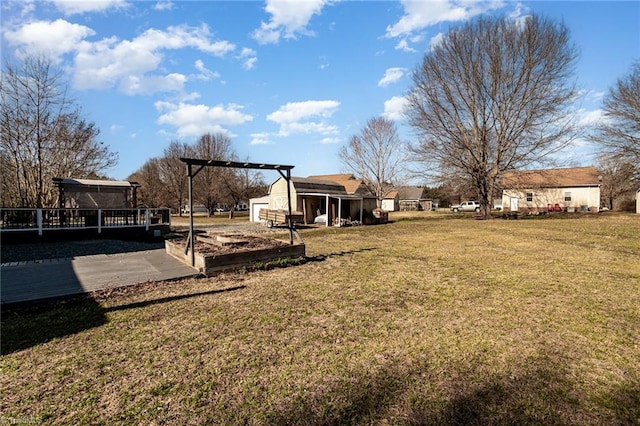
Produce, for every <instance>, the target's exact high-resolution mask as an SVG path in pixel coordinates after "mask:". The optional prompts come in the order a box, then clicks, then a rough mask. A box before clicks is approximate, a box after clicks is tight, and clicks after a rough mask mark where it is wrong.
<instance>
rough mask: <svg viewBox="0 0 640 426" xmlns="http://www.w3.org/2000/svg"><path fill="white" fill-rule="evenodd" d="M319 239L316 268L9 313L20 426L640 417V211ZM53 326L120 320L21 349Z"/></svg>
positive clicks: (8, 357) (313, 252)
mask: <svg viewBox="0 0 640 426" xmlns="http://www.w3.org/2000/svg"><path fill="white" fill-rule="evenodd" d="M303 237H304V238H305V242H306V244H307V253H308V256H309V260H310V261H308V262H307V263H304V264H302V265H300V266H295V267H291V268H285V269H273V270H268V271H256V272H251V273H245V274H229V275H223V276H219V277H216V278H211V279H190V280H183V281H176V282H168V283H157V284H148V285H145V286H142V287H140V288H138V289H135V290H127V291H121V292H118V293H117V294H112V295H109V297H103V298H102V299H98V300H97V301H92V302H89V301H87V302H79V303H76V304H66V305H62V306H53V307H49V308H46V309H45V308H42V309H40V310H34V311H25V312H14V313H3V318H2V345H3V354H4V355H3V357H2V360H1V363H0V365H1V366H2V377H1V378H0V386H1V388H2V389H3V398H2V405H1V407H0V408H1V410H0V411H1V413H2V416H5V417H15V418H18V417H21V418H26V417H28V418H33V419H40V420H44V421H46V422H47V423H51V424H68V423H108V424H140V423H143V424H203V423H211V424H372V423H373V424H389V423H392V424H487V423H491V424H505V423H507V424H541V423H544V424H580V425H582V424H636V423H638V422H639V421H640V408H639V407H640V397H639V395H640V386H639V385H638V383H640V367H639V365H640V331H639V330H640V291H639V290H640V289H639V282H640V262H638V261H637V259H638V258H639V257H640V221H639V220H638V218H637V217H636V216H631V215H627V216H625V215H620V216H614V215H611V216H590V217H588V218H583V219H579V220H564V219H545V220H518V221H502V220H496V221H476V220H472V219H467V220H464V219H459V218H455V219H449V218H447V216H444V215H440V216H438V215H425V216H424V217H413V218H406V219H403V220H397V221H396V222H395V223H391V224H388V225H384V226H375V227H357V228H346V229H335V228H328V229H319V230H310V231H305V232H304V233H303ZM52 313H55V316H56V317H59V316H65V317H67V318H71V319H73V321H81V318H83V315H87V316H90V315H102V316H104V318H105V319H104V321H101V322H99V323H96V324H92V325H91V326H88V327H87V328H86V329H82V330H80V331H78V330H77V326H76V327H75V328H74V327H71V326H70V325H68V326H69V329H70V330H73V331H72V332H69V333H67V334H64V333H63V332H60V333H58V334H57V335H59V336H60V337H57V338H55V339H53V340H50V341H41V340H40V341H39V340H38V339H37V338H34V339H33V340H32V341H26V342H25V340H24V338H23V337H21V338H22V340H20V338H18V337H16V336H18V335H21V334H20V333H24V332H25V331H28V330H32V329H33V324H34V323H35V324H38V325H39V326H46V323H47V322H46V321H43V318H52V317H53V316H52V315H53V314H52ZM30 324H31V325H30ZM57 326H58V327H62V328H64V326H65V325H64V323H62V324H58V325H57ZM61 331H64V330H61ZM27 339H28V338H27ZM17 342H21V343H20V344H18V343H17Z"/></svg>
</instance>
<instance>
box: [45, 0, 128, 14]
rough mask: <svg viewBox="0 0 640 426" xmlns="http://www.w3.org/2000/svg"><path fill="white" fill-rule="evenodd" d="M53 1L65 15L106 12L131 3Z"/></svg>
mask: <svg viewBox="0 0 640 426" xmlns="http://www.w3.org/2000/svg"><path fill="white" fill-rule="evenodd" d="M53 3H54V4H55V5H56V7H57V8H58V10H60V11H61V12H62V13H64V14H65V15H74V14H80V13H90V12H105V11H107V10H109V9H122V8H126V7H129V3H128V2H126V1H125V0H54V1H53Z"/></svg>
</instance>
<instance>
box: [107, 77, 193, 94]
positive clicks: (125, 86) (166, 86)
mask: <svg viewBox="0 0 640 426" xmlns="http://www.w3.org/2000/svg"><path fill="white" fill-rule="evenodd" d="M186 81H187V78H186V77H185V76H184V75H183V74H178V73H171V74H167V75H164V76H144V77H138V76H134V75H130V76H127V77H125V78H123V79H122V80H121V81H120V85H119V90H120V91H121V92H122V93H124V94H127V95H140V94H142V95H147V94H150V93H155V92H178V91H180V90H182V88H183V87H184V84H185V82H186Z"/></svg>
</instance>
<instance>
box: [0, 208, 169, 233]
mask: <svg viewBox="0 0 640 426" xmlns="http://www.w3.org/2000/svg"><path fill="white" fill-rule="evenodd" d="M152 225H171V209H169V208H156V209H149V208H144V209H142V208H140V209H31V208H0V230H1V231H2V232H11V231H29V230H32V231H34V232H35V231H37V232H38V235H42V234H43V233H44V232H45V231H48V230H65V229H66V230H77V229H97V231H98V234H100V233H102V230H103V229H105V228H133V227H137V228H142V227H144V228H145V229H146V230H149V227H150V226H152Z"/></svg>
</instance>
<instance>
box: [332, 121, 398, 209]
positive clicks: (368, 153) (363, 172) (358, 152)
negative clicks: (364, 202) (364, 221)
mask: <svg viewBox="0 0 640 426" xmlns="http://www.w3.org/2000/svg"><path fill="white" fill-rule="evenodd" d="M404 152H405V149H404V144H403V143H402V141H401V140H400V138H399V137H398V132H397V130H396V126H395V124H394V123H393V121H391V120H388V119H386V118H383V117H376V118H372V119H370V120H369V121H368V122H367V124H366V126H365V127H364V128H363V129H362V131H361V132H360V134H358V135H354V136H352V137H351V139H350V140H349V144H348V145H347V146H343V147H342V149H340V151H339V154H338V155H339V156H340V159H341V161H342V163H343V164H344V165H345V166H346V167H347V168H348V169H349V170H351V171H352V172H353V173H354V174H356V175H358V177H360V178H362V180H363V181H364V183H365V184H366V185H367V187H368V189H369V190H370V191H371V193H372V194H374V195H375V196H376V198H377V200H378V201H377V204H378V207H380V206H381V205H382V200H383V199H384V196H385V194H386V193H387V192H389V191H391V190H393V189H394V188H397V187H398V186H400V185H401V184H402V182H401V181H402V180H403V178H404V173H403V172H404V168H403V166H404V161H405V157H404Z"/></svg>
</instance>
